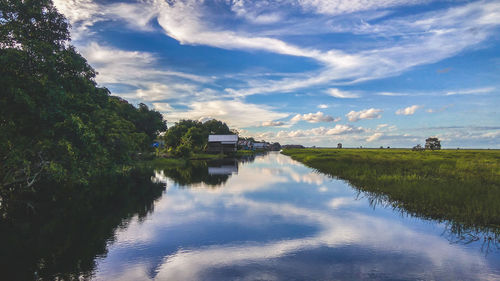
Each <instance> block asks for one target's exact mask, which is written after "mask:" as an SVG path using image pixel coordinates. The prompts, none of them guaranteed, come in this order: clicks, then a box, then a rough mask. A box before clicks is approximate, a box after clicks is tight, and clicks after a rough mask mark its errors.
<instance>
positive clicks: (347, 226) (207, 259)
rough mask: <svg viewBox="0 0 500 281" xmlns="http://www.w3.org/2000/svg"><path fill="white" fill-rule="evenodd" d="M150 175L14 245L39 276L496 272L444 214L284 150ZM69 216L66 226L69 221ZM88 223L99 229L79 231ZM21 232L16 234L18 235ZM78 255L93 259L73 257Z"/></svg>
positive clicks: (492, 258)
mask: <svg viewBox="0 0 500 281" xmlns="http://www.w3.org/2000/svg"><path fill="white" fill-rule="evenodd" d="M152 175H153V174H152V173H150V174H149V175H148V176H152ZM143 178H144V177H143ZM153 179H154V180H153V184H146V183H143V182H142V181H139V180H135V182H134V183H131V184H135V185H136V186H146V187H147V186H150V187H149V188H146V189H147V190H151V191H154V192H151V193H148V192H146V191H144V194H143V197H142V198H143V200H140V201H141V202H140V203H130V204H126V205H127V206H128V207H124V208H121V209H120V208H118V209H119V210H121V211H119V210H118V211H116V213H115V214H112V212H110V210H109V206H108V207H106V206H103V207H100V208H98V209H97V210H95V211H94V207H93V206H100V205H99V204H98V203H89V202H87V203H85V204H90V205H89V207H86V208H85V207H80V206H78V208H83V210H86V211H81V212H79V213H80V215H79V216H76V217H77V218H78V219H76V220H75V222H74V223H70V224H68V225H64V224H60V226H59V228H57V229H58V230H59V231H61V233H67V234H59V236H63V237H66V236H65V235H68V237H66V240H65V239H64V238H60V237H59V236H57V235H56V236H54V237H55V238H56V239H59V240H60V241H62V244H63V245H66V246H64V247H63V246H57V245H56V244H57V243H56V242H52V243H49V244H48V245H47V246H46V249H45V251H43V254H40V253H38V252H34V251H30V250H29V249H28V247H31V246H35V248H36V247H40V245H38V244H37V243H40V242H44V240H45V239H48V236H44V237H42V239H39V238H36V237H35V238H33V237H31V240H33V242H28V243H27V244H26V247H23V249H21V250H17V256H18V257H19V259H21V258H22V257H24V254H29V255H33V256H34V258H33V259H32V260H30V262H24V263H23V262H20V263H19V264H20V265H21V264H24V265H30V268H31V269H30V270H32V271H36V272H41V271H40V268H45V267H40V261H41V260H42V261H43V262H46V261H51V264H52V267H51V273H50V274H49V273H47V274H46V275H44V276H54V275H59V276H66V277H67V276H69V275H68V274H70V273H71V274H74V275H72V276H77V275H78V274H80V275H84V276H87V277H89V278H91V279H95V280H152V279H155V280H235V279H237V280H331V279H335V280H363V279H365V280H372V279H375V280H429V279H430V280H497V279H499V278H500V254H499V252H498V251H493V252H491V253H490V254H489V255H487V256H486V255H484V253H482V252H481V251H480V250H479V249H478V247H480V245H479V246H478V245H477V243H474V242H473V243H470V244H463V243H459V244H453V243H450V241H449V240H448V239H447V238H448V237H447V236H446V235H443V233H445V234H446V233H452V232H450V231H447V227H448V226H447V224H446V223H444V222H443V223H440V222H435V221H429V220H423V219H420V218H416V217H412V216H406V215H405V216H402V215H401V214H402V213H401V212H397V210H396V212H395V211H394V210H393V209H392V208H378V207H377V208H375V209H374V208H373V207H374V206H375V205H374V204H373V202H382V203H383V200H382V199H381V198H372V197H369V196H368V195H367V194H364V193H359V191H357V190H356V189H353V188H352V187H350V186H348V185H347V184H346V183H345V182H344V181H340V180H335V179H332V178H329V177H327V176H324V175H322V174H319V173H316V172H314V171H313V170H311V169H309V168H307V167H305V166H303V165H302V164H300V163H298V162H296V161H294V160H292V159H291V158H289V157H287V156H283V155H280V154H277V153H270V154H268V155H264V156H260V157H256V158H254V159H251V160H249V161H234V160H227V159H226V160H224V161H219V162H212V163H207V162H194V163H191V165H190V166H188V167H184V168H183V169H172V170H162V171H155V172H154V176H153ZM120 184H123V183H120ZM165 186H166V187H167V188H166V191H164V193H163V196H161V197H159V194H158V191H160V192H161V190H163V188H164V187H165ZM131 190H135V189H131ZM140 190H142V189H140ZM134 192H136V191H134ZM148 194H149V195H148ZM113 196H117V195H116V194H114V195H113ZM128 196H130V194H129V195H128ZM117 199H119V198H117ZM120 200H121V199H120ZM129 200H132V201H134V202H135V200H136V199H133V198H132V199H129ZM377 200H381V201H377ZM82 202H83V201H82ZM101 202H109V201H105V200H102V201H101ZM82 204H83V203H82ZM85 204H83V205H85ZM370 204H371V205H370ZM91 206H92V207H91ZM384 206H385V205H384ZM71 207H72V206H71V204H70V205H68V206H65V208H69V209H71ZM389 207H390V205H389ZM90 210H92V211H90ZM153 210H154V211H153ZM139 214H142V215H139ZM146 214H147V215H146ZM86 216H88V218H82V217H86ZM108 216H109V217H108ZM111 216H113V217H114V219H111V218H110V217H111ZM71 217H73V215H72V214H67V215H66V216H63V217H62V218H61V221H65V220H69V218H71ZM101 220H103V221H101ZM50 221H51V220H50V219H46V220H45V221H44V223H48V222H49V223H50ZM117 221H118V222H117ZM76 222H78V223H76ZM73 224H75V226H73ZM16 225H19V224H16ZM65 226H66V227H70V228H69V229H68V230H67V231H66V232H64V231H63V230H65V229H64V227H65ZM73 227H74V230H72V229H73ZM19 228H20V225H19ZM42 228H43V227H42V226H41V225H38V227H31V228H30V229H28V230H26V233H27V234H28V233H38V232H39V231H40V229H42ZM2 230H3V229H2ZM92 231H96V232H97V233H99V235H97V234H93V235H94V236H95V237H96V238H92V239H91V238H82V237H80V238H77V237H79V233H80V232H81V233H82V234H84V236H85V235H91V234H89V233H90V232H92ZM49 233H50V234H51V235H53V231H52V232H49ZM14 236H15V235H14V234H13V233H11V235H10V236H9V237H10V238H9V239H11V241H12V239H14V238H13V237H14ZM73 236H74V237H73ZM69 237H73V238H69ZM20 239H22V238H21V237H19V238H18V241H17V242H16V243H17V244H22V242H20V241H19V240H20ZM54 241H55V240H54ZM75 243H78V245H75ZM2 246H3V245H2ZM93 246H97V247H93ZM80 247H81V248H82V249H87V252H82V250H79V248H80ZM11 248H14V246H11ZM60 248H63V249H66V251H69V250H70V249H71V250H72V249H73V248H74V249H75V256H73V257H69V258H68V260H67V263H66V264H71V266H70V268H71V270H67V269H65V267H64V264H65V263H64V261H63V260H62V259H61V257H62V256H61V255H60V254H59V253H60V252H64V251H61V250H60ZM9 249H10V248H9ZM50 249H53V252H51V251H50ZM12 250H13V251H15V250H14V249H12ZM10 257H15V256H14V255H11V256H10ZM54 257H56V258H55V259H52V258H54ZM4 261H5V262H7V260H2V262H4ZM81 261H87V263H83V264H87V265H86V266H77V265H78V264H80V265H81V264H82V263H81ZM9 262H10V261H9ZM11 263H12V262H11ZM2 269H3V268H2ZM16 270H17V271H21V269H20V266H17V269H16ZM38 274H39V273H38ZM46 279H49V278H46ZM66 279H70V278H66Z"/></svg>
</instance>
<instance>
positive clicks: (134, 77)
mask: <svg viewBox="0 0 500 281" xmlns="http://www.w3.org/2000/svg"><path fill="white" fill-rule="evenodd" d="M54 3H55V4H56V6H57V8H58V9H59V10H60V12H61V13H63V14H64V15H65V16H66V17H67V18H68V20H69V21H70V22H71V24H72V39H73V43H72V44H74V45H75V46H76V47H77V49H78V51H79V52H80V53H81V54H82V55H84V56H85V57H86V58H87V60H88V61H89V63H90V64H91V65H92V66H93V67H94V68H95V69H96V70H97V71H98V72H99V75H98V76H97V82H98V83H99V85H101V86H105V87H107V88H109V89H110V90H111V92H112V93H113V94H114V95H118V96H121V97H123V98H125V99H127V100H129V101H130V102H132V103H134V104H137V103H140V102H143V103H146V104H148V105H149V106H150V107H152V108H155V109H156V110H158V111H160V112H162V113H163V114H164V115H165V118H166V119H167V120H168V122H169V124H170V125H171V124H173V123H174V122H176V121H178V120H180V119H196V120H208V119H210V118H215V119H219V120H222V121H224V122H226V123H228V125H230V127H232V128H236V129H237V130H238V131H239V132H240V134H241V135H243V136H254V137H256V138H257V139H265V140H268V141H279V142H281V143H301V144H304V145H316V146H336V144H337V143H338V142H341V143H343V144H344V146H347V147H358V146H363V147H379V146H384V147H385V146H391V147H411V146H413V145H416V144H418V143H420V144H423V143H424V142H425V138H427V137H429V136H437V137H439V138H440V139H441V140H442V144H443V146H444V147H446V148H456V147H463V148H465V147H478V148H500V117H499V116H500V115H499V111H498V106H499V105H500V98H499V97H500V2H498V1H432V0H407V1H401V0H330V1H327V0H295V1H294V0H289V1H280V0H277V1H246V0H212V1H197V0H185V1H175V0H169V1H166V0H136V1H90V0H54Z"/></svg>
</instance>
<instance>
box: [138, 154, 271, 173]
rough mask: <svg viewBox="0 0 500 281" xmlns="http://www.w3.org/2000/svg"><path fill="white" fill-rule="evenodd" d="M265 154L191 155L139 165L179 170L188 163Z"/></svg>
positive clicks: (164, 158) (153, 160)
mask: <svg viewBox="0 0 500 281" xmlns="http://www.w3.org/2000/svg"><path fill="white" fill-rule="evenodd" d="M259 153H260V154H262V153H265V151H253V150H238V151H237V152H236V153H232V154H210V153H191V155H190V156H189V157H187V158H180V157H169V156H167V157H156V158H154V159H152V160H149V161H145V162H143V163H141V165H148V166H152V167H157V168H159V169H170V168H179V167H185V166H186V165H187V163H188V162H189V161H196V160H206V161H208V160H217V159H224V158H231V157H234V158H241V157H249V156H255V155H257V154H259Z"/></svg>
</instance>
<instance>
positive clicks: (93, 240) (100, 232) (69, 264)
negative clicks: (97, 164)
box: [0, 170, 165, 280]
mask: <svg viewBox="0 0 500 281" xmlns="http://www.w3.org/2000/svg"><path fill="white" fill-rule="evenodd" d="M152 176H153V172H152V171H141V170H136V171H133V172H132V173H131V174H130V175H128V176H124V177H113V178H100V179H98V180H96V181H95V182H94V183H93V189H92V192H89V190H87V189H83V188H82V187H65V188H53V187H52V186H51V185H48V184H46V185H41V186H38V188H37V193H36V194H28V195H24V196H23V195H19V196H18V197H16V198H10V200H9V201H8V204H5V205H3V206H2V212H3V213H4V217H3V218H2V219H1V220H0V249H1V252H0V279H1V280H53V279H56V278H58V279H60V280H73V279H90V278H91V277H92V274H93V272H94V269H95V266H96V263H95V259H96V257H99V256H105V255H106V253H107V246H108V244H112V243H114V241H115V231H117V229H118V231H119V229H125V228H126V227H127V225H128V224H129V222H130V221H144V219H145V218H146V217H147V215H148V214H150V213H151V212H153V211H154V207H155V204H154V200H156V199H158V198H159V197H160V196H161V195H162V192H163V191H164V190H165V185H164V183H153V182H151V177H152ZM35 198H36V200H35ZM111 202H112V203H111ZM28 206H29V207H28Z"/></svg>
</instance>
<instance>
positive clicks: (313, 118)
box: [290, 111, 341, 123]
mask: <svg viewBox="0 0 500 281" xmlns="http://www.w3.org/2000/svg"><path fill="white" fill-rule="evenodd" d="M340 120H341V119H340V117H337V118H334V117H332V116H330V115H325V114H324V113H323V112H320V111H318V112H316V113H307V114H297V115H295V116H294V117H293V118H292V119H291V120H290V121H291V122H292V123H296V122H299V121H306V122H309V123H319V122H338V121H340Z"/></svg>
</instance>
